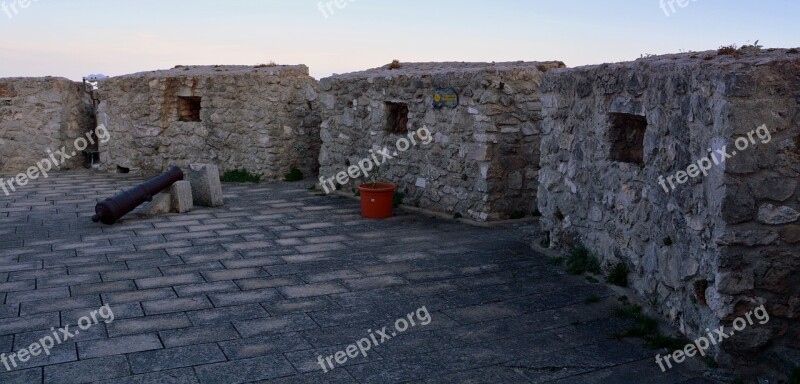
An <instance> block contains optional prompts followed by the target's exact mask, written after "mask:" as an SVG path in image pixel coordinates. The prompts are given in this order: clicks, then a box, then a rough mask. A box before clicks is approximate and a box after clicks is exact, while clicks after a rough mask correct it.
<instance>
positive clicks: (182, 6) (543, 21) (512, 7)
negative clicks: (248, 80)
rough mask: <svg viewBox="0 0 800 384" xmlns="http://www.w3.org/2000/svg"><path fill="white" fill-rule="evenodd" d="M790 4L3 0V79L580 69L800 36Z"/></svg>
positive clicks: (796, 8) (796, 5)
mask: <svg viewBox="0 0 800 384" xmlns="http://www.w3.org/2000/svg"><path fill="white" fill-rule="evenodd" d="M335 1H338V5H337V3H336V2H335ZM662 1H663V3H664V7H663V8H662V6H661V3H662ZM679 3H680V4H679ZM670 4H672V5H670ZM681 4H683V6H681ZM25 5H27V7H25ZM798 15H800V2H798V1H797V0H760V1H755V0H750V1H744V0H550V1H540V0H483V1H475V0H393V1H392V0H323V1H320V0H216V1H214V0H137V1H132V0H0V36H2V37H0V77H16V76H63V77H67V78H70V79H73V80H80V79H81V78H82V77H83V76H86V75H88V74H92V73H102V74H105V75H108V76H115V75H123V74H129V73H134V72H141V71H148V70H155V69H167V68H172V67H174V66H176V65H227V64H243V65H255V64H260V63H269V62H275V63H278V64H305V65H307V66H309V68H310V72H311V75H312V76H314V77H316V78H322V77H325V76H329V75H331V74H333V73H346V72H353V71H360V70H365V69H369V68H374V67H379V66H381V65H384V64H387V63H389V62H391V61H392V60H394V59H397V60H400V61H401V62H415V61H480V62H491V61H497V62H500V61H517V60H525V61H544V60H560V61H563V62H565V63H566V64H567V66H570V67H576V66H581V65H589V64H600V63H607V62H618V61H628V60H635V59H637V58H639V57H640V56H642V55H645V54H664V53H676V52H682V51H690V50H691V51H702V50H709V49H717V48H718V47H720V46H722V45H730V44H737V45H740V46H741V45H744V44H752V43H753V42H755V41H756V40H759V41H760V42H759V44H761V45H764V46H765V47H766V48H772V47H800V22H798V21H797V17H798Z"/></svg>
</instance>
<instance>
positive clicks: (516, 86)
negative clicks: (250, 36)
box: [319, 62, 564, 221]
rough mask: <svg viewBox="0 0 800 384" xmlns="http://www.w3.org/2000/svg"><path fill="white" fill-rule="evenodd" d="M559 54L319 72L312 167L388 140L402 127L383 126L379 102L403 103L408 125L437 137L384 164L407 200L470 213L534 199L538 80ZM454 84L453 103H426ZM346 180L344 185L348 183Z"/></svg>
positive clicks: (498, 214)
mask: <svg viewBox="0 0 800 384" xmlns="http://www.w3.org/2000/svg"><path fill="white" fill-rule="evenodd" d="M563 67H564V64H563V63H561V62H540V63H535V62H514V63H403V64H401V67H400V68H398V69H389V68H388V66H384V67H382V68H376V69H372V70H367V71H363V72H355V73H348V74H343V75H334V76H332V77H328V78H325V79H322V80H321V81H320V90H321V94H320V96H319V102H320V104H321V110H322V112H321V114H322V125H321V130H320V135H321V138H322V149H321V151H320V156H319V163H320V176H322V177H326V178H329V177H333V176H336V174H337V173H339V172H341V171H342V170H346V169H347V166H348V164H351V165H355V164H357V163H358V161H360V160H362V159H364V158H367V157H369V156H370V152H369V151H370V150H371V149H374V150H380V149H381V148H383V147H388V148H389V149H390V153H391V152H393V151H394V150H395V146H396V143H397V141H398V140H399V139H400V138H402V137H406V135H407V134H406V133H399V134H398V133H392V132H390V129H388V128H389V127H388V124H387V119H388V111H387V110H388V109H389V108H387V103H402V104H406V105H407V106H408V116H407V117H408V122H407V124H408V130H409V131H415V130H418V129H420V128H423V127H427V128H428V129H429V130H430V131H431V132H432V134H433V135H434V137H435V142H434V143H433V144H432V145H428V146H425V147H423V146H417V147H413V148H412V149H411V150H409V151H407V152H402V153H400V154H399V156H397V157H396V158H394V159H392V160H388V161H387V164H385V165H384V167H383V168H382V169H383V171H382V174H381V175H380V176H379V178H381V179H383V180H381V181H388V182H391V183H394V184H397V185H398V187H399V190H400V191H405V194H406V197H405V200H404V203H405V204H409V205H414V206H418V207H421V208H426V209H430V210H434V211H439V212H444V213H447V214H461V215H462V216H463V217H465V218H470V219H473V220H477V221H493V220H501V219H508V218H509V217H510V216H511V214H512V213H514V212H515V211H519V212H523V213H526V214H527V215H529V216H530V214H531V213H532V211H533V210H534V209H535V208H536V190H537V184H538V182H537V180H538V159H539V146H540V138H541V127H540V124H541V114H540V111H541V104H540V102H539V83H540V78H541V76H542V74H543V73H544V72H545V71H548V70H550V69H554V68H563ZM449 88H453V89H455V90H456V91H457V93H458V96H459V99H460V104H459V105H458V107H457V108H455V109H449V108H448V107H444V108H442V109H439V110H436V109H434V108H433V95H434V91H435V90H437V89H449ZM360 182H363V179H362V180H358V181H350V183H349V184H348V185H347V186H346V187H345V188H344V189H345V190H347V191H350V190H352V189H354V188H355V187H356V183H360Z"/></svg>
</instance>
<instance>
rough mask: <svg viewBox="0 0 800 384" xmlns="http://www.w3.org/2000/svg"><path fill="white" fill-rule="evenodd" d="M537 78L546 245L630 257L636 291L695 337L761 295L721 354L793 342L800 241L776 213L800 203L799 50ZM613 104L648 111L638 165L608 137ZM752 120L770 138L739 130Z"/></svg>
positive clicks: (783, 214) (751, 126)
mask: <svg viewBox="0 0 800 384" xmlns="http://www.w3.org/2000/svg"><path fill="white" fill-rule="evenodd" d="M541 89H542V105H543V115H544V123H543V131H544V132H543V135H544V137H543V139H542V158H541V167H542V169H541V175H540V180H539V196H538V197H539V199H538V203H539V207H540V210H541V212H542V214H543V218H542V223H543V227H544V229H545V230H547V231H549V233H550V240H551V242H552V244H553V245H554V246H555V247H557V248H561V249H564V250H568V249H569V248H570V247H572V246H575V245H577V244H579V243H580V244H582V245H584V246H586V247H587V248H588V249H590V250H591V251H593V252H594V253H595V254H596V255H597V256H598V257H599V258H600V259H601V261H602V263H603V265H604V267H606V268H611V267H613V266H614V265H615V264H617V263H624V264H626V265H627V266H628V269H629V270H630V271H631V274H630V278H631V280H632V281H631V285H632V286H633V287H634V288H635V289H636V291H638V292H639V294H640V295H641V296H642V297H645V298H648V299H649V300H650V301H651V302H652V303H655V305H656V308H657V309H658V310H659V311H660V312H661V313H662V314H663V315H665V317H667V318H669V319H670V320H672V322H673V323H674V324H676V325H678V326H679V327H680V328H681V330H682V331H683V332H685V333H686V334H687V335H688V336H689V337H691V338H695V337H697V336H701V335H702V334H703V333H705V329H706V328H710V329H716V328H718V327H719V326H720V325H726V326H730V324H731V321H733V320H734V319H735V318H736V317H738V316H743V315H744V314H745V313H746V312H747V311H751V310H753V309H754V308H755V307H756V306H758V305H761V304H765V305H766V309H767V311H768V312H769V313H770V314H772V316H771V320H770V322H769V323H768V324H766V325H759V326H758V327H757V329H754V330H753V331H752V332H751V333H752V334H753V335H757V337H752V338H751V339H752V340H743V339H744V338H747V337H748V336H747V334H746V333H742V334H741V335H739V336H738V337H737V338H735V339H734V341H732V342H730V343H723V351H719V350H717V352H722V353H720V354H718V357H720V358H721V360H722V361H726V359H727V358H730V357H733V358H736V357H737V356H738V354H739V353H741V354H743V355H742V356H744V359H743V360H740V361H741V362H744V363H752V362H753V361H754V360H756V359H754V356H753V354H752V353H753V352H754V351H755V350H758V349H760V348H763V347H764V346H765V345H772V346H777V345H782V344H786V345H796V343H797V340H800V323H798V321H797V318H792V316H791V312H792V311H791V308H792V306H791V302H792V300H793V298H796V297H798V295H800V280H797V276H798V273H797V272H798V271H799V270H800V250H798V247H797V245H796V244H791V243H792V242H794V241H796V239H797V230H796V227H795V226H792V225H789V224H786V223H789V222H792V221H795V220H797V216H796V213H797V211H798V209H800V189H798V187H797V183H796V182H795V181H796V180H797V178H798V177H800V113H799V112H800V108H799V107H798V104H797V97H798V93H797V90H798V89H800V55H798V54H794V53H791V52H788V51H787V50H767V51H763V52H760V53H758V54H757V53H754V52H753V51H752V50H751V51H749V52H742V54H741V55H737V56H728V55H718V54H717V52H716V51H713V52H697V53H690V54H679V55H667V56H659V57H653V58H646V59H640V60H637V61H635V62H627V63H618V64H603V65H598V66H589V67H582V68H575V69H569V70H555V71H551V72H548V73H547V74H546V75H545V77H544V81H543V83H542V87H541ZM615 114H624V116H628V118H629V119H631V120H629V122H630V121H637V118H638V119H641V118H643V119H646V124H647V125H646V131H645V133H644V136H643V138H641V139H640V140H642V141H641V142H640V143H639V144H640V145H641V146H642V148H641V152H640V153H639V156H640V157H641V158H642V162H641V163H636V162H633V161H631V162H625V161H620V160H618V159H620V156H622V157H623V158H624V156H625V155H628V156H634V155H635V154H634V153H627V154H626V153H620V152H625V151H621V150H620V147H617V146H615V143H617V141H615V140H618V139H619V138H620V137H619V136H618V135H617V134H615V133H614V132H615V130H614V129H613V128H614V127H616V126H615V125H613V124H614V120H613V119H614V118H615V116H620V115H615ZM762 125H764V126H766V128H767V129H769V132H770V135H769V136H771V139H766V140H767V142H765V140H764V139H765V138H766V137H767V135H763V136H764V137H761V136H755V137H754V140H750V139H748V133H751V132H752V131H754V130H756V129H757V128H758V127H760V126H762ZM630 127H631V126H630V125H629V126H627V128H625V129H629V130H631V131H633V129H632V128H630ZM762 132H763V131H762ZM750 136H753V134H752V133H751V134H750ZM630 137H631V136H629V138H630ZM737 140H738V142H739V143H741V142H742V140H745V141H748V142H750V145H748V146H747V148H746V149H741V148H737V147H736V143H737ZM753 141H755V142H753ZM723 146H726V148H727V152H728V153H730V154H732V152H733V151H736V155H735V156H733V157H732V158H729V159H727V161H724V162H720V164H719V165H716V166H713V167H712V169H711V170H710V171H709V174H708V175H707V176H703V175H702V174H700V176H699V177H694V178H691V177H689V178H688V181H687V182H686V183H684V184H679V183H678V182H677V180H679V179H674V180H676V181H675V183H676V188H675V190H670V188H665V187H663V186H661V185H660V184H659V176H663V177H664V178H667V177H668V176H670V175H676V173H677V172H678V171H687V170H688V166H690V165H691V164H693V163H696V162H697V161H698V160H700V159H702V158H703V157H705V156H708V151H709V148H711V149H713V150H716V149H721V148H722V147H723ZM623 149H624V148H623ZM719 156H721V155H719ZM719 156H718V157H719ZM634 157H635V156H634ZM615 159H617V160H615ZM684 176H685V175H684ZM667 187H669V184H667ZM665 189H667V190H668V191H665ZM776 201H779V202H780V204H778V206H779V208H775V205H773V204H775V202H776ZM762 223H768V224H773V225H764V224H762ZM696 287H707V290H706V292H705V300H697V299H696V298H697V297H698V295H697V294H695V293H693V291H694V290H695V289H696ZM699 296H700V297H701V298H702V297H703V295H702V294H700V295H699ZM706 302H707V303H708V306H707V305H705V303H706ZM770 343H771V344H770ZM727 361H729V360H727Z"/></svg>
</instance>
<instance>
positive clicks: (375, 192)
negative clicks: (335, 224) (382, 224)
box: [358, 183, 397, 219]
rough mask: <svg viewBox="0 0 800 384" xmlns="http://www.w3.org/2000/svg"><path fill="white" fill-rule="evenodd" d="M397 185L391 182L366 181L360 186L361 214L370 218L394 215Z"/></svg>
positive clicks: (383, 217)
mask: <svg viewBox="0 0 800 384" xmlns="http://www.w3.org/2000/svg"><path fill="white" fill-rule="evenodd" d="M396 189H397V186H396V185H394V184H390V183H365V184H361V185H359V186H358V190H359V192H361V216H364V217H366V218H368V219H385V218H387V217H392V208H393V207H394V191H395V190H396Z"/></svg>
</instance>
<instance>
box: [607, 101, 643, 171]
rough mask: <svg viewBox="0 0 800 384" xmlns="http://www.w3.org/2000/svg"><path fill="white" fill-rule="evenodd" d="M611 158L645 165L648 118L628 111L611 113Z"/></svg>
mask: <svg viewBox="0 0 800 384" xmlns="http://www.w3.org/2000/svg"><path fill="white" fill-rule="evenodd" d="M609 123H610V127H609V138H610V139H611V153H610V154H609V159H610V160H612V161H619V162H623V163H631V164H637V165H640V166H644V133H645V131H646V130H647V118H646V117H644V116H639V115H633V114H628V113H610V114H609Z"/></svg>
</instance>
